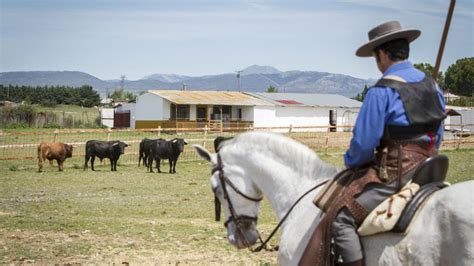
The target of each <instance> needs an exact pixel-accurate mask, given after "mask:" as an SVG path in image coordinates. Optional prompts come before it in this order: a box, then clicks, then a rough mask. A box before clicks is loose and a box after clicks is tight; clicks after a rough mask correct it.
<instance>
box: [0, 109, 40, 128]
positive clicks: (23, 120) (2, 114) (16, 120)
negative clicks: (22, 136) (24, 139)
mask: <svg viewBox="0 0 474 266" xmlns="http://www.w3.org/2000/svg"><path fill="white" fill-rule="evenodd" d="M35 117H36V110H35V109H34V108H33V107H32V106H30V105H19V106H16V107H4V108H1V109H0V121H1V122H2V124H3V125H6V126H7V127H8V126H9V125H13V124H19V125H21V127H23V125H24V124H26V125H28V126H31V125H33V123H34V122H35Z"/></svg>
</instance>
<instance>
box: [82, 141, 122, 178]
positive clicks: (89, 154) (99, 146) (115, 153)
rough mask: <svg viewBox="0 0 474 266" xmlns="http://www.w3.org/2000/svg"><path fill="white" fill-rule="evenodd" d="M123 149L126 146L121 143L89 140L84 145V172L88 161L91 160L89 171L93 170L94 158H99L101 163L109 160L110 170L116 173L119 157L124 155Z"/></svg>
mask: <svg viewBox="0 0 474 266" xmlns="http://www.w3.org/2000/svg"><path fill="white" fill-rule="evenodd" d="M125 147H128V145H127V144H126V143H124V142H122V141H118V140H114V141H100V140H89V141H87V143H86V155H85V163H84V170H86V169H87V167H88V165H87V164H88V162H89V159H90V160H91V169H92V171H95V169H94V160H95V157H96V156H97V157H99V159H100V160H101V161H102V159H104V158H109V159H110V170H111V171H117V161H118V159H119V158H120V155H122V154H124V152H125Z"/></svg>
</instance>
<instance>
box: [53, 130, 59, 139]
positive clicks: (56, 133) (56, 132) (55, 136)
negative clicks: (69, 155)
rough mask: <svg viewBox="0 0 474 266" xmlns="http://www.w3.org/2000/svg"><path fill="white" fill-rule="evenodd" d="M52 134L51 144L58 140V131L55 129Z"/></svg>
mask: <svg viewBox="0 0 474 266" xmlns="http://www.w3.org/2000/svg"><path fill="white" fill-rule="evenodd" d="M53 133H54V137H53V142H56V140H57V139H58V134H59V130H58V129H55V130H54V132H53Z"/></svg>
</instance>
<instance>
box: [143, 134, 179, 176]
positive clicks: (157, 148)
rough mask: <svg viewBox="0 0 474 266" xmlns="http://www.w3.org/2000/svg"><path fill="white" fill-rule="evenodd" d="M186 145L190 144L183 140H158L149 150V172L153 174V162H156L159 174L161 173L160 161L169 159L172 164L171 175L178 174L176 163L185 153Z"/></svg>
mask: <svg viewBox="0 0 474 266" xmlns="http://www.w3.org/2000/svg"><path fill="white" fill-rule="evenodd" d="M186 144H188V142H187V141H185V140H184V139H181V138H175V139H172V140H156V141H155V142H153V143H152V145H151V146H150V150H149V152H150V154H149V156H148V170H149V171H150V172H153V160H155V162H156V168H157V170H158V173H161V169H160V161H161V160H162V159H168V160H169V163H170V171H169V172H170V174H171V173H176V162H177V161H178V158H179V155H180V154H181V153H182V152H183V151H184V145H186Z"/></svg>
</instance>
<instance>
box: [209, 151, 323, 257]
mask: <svg viewBox="0 0 474 266" xmlns="http://www.w3.org/2000/svg"><path fill="white" fill-rule="evenodd" d="M216 171H219V181H220V183H221V186H222V190H223V193H224V200H226V201H227V204H228V206H229V210H230V217H229V219H227V220H226V221H225V222H224V226H225V227H226V228H227V225H228V224H229V222H233V223H234V224H235V226H236V228H237V233H238V234H239V236H240V239H241V240H242V241H243V243H244V245H245V247H247V248H249V249H250V245H249V243H248V241H247V239H246V238H245V234H244V233H243V232H242V225H243V224H244V223H248V222H255V223H257V220H258V217H252V216H248V215H238V214H237V212H236V211H235V208H234V206H233V205H232V201H231V200H230V197H229V193H228V191H227V186H226V185H229V186H230V187H231V188H232V189H233V190H234V191H235V192H237V194H239V195H240V196H242V197H244V198H245V199H247V200H250V201H253V202H260V201H261V200H262V199H263V197H260V198H253V197H249V196H247V195H245V194H244V193H243V192H242V191H240V189H238V188H237V187H236V186H235V185H234V183H232V181H230V180H229V178H227V176H225V174H224V167H223V164H222V159H221V156H220V154H219V153H217V165H216V166H215V167H214V168H213V169H212V175H214V173H215V172H216ZM327 181H329V179H327V180H324V181H322V182H320V183H318V184H317V185H316V186H314V187H312V188H311V189H309V190H308V191H306V192H305V193H303V195H301V196H300V197H299V198H298V199H297V200H296V201H295V202H294V203H293V205H291V207H290V209H289V210H288V211H287V212H286V214H285V215H284V216H283V218H282V219H281V220H280V222H279V223H278V225H277V226H276V227H275V228H274V229H273V231H272V232H271V233H270V235H269V236H268V237H267V239H265V241H263V240H262V238H261V237H260V233H259V232H258V230H257V229H255V230H256V231H257V235H258V239H259V240H260V243H261V244H260V245H259V246H258V247H257V248H255V249H250V250H251V251H253V252H259V251H261V250H262V249H265V250H268V251H273V250H278V247H276V248H274V249H268V248H267V243H268V242H269V241H270V239H271V238H272V237H273V235H275V233H276V232H277V231H278V229H279V228H280V226H281V225H282V224H283V222H284V221H285V220H286V218H288V216H289V215H290V213H291V211H292V210H293V209H294V207H295V206H296V205H297V204H298V203H299V202H300V200H301V199H303V198H304V197H305V196H306V195H308V194H309V193H310V192H311V191H313V190H315V189H317V188H318V187H320V186H322V185H324V184H326V182H327ZM213 190H214V207H215V208H214V210H215V220H216V221H220V216H221V204H220V201H219V198H218V197H217V195H216V190H217V188H213ZM237 241H238V240H237Z"/></svg>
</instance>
